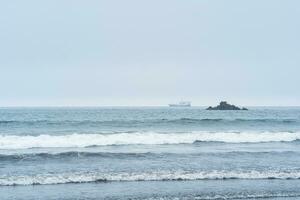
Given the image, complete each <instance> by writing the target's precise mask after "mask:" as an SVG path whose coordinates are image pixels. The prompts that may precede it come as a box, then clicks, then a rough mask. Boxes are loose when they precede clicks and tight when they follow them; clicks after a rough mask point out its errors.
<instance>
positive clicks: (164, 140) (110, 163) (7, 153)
mask: <svg viewBox="0 0 300 200" xmlns="http://www.w3.org/2000/svg"><path fill="white" fill-rule="evenodd" d="M257 198H269V199H278V200H282V199H299V198H300V108H299V107H286V108H276V107H274V108H271V107H253V108H250V110H249V111H206V110H204V108H202V107H193V108H167V107H166V108H163V107H148V108H145V107H135V108H130V107H122V108H121V107H120V108H118V107H111V108H110V107H107V108H0V199H1V200H6V199H7V200H8V199H41V200H46V199H47V200H49V199H70V200H71V199H111V200H113V199H134V200H139V199H147V200H148V199H149V200H155V199H159V200H164V199H166V200H168V199H174V200H175V199H176V200H179V199H184V200H189V199H198V200H200V199H205V200H206V199H207V200H208V199H257Z"/></svg>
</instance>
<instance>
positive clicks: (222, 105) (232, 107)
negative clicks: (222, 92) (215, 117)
mask: <svg viewBox="0 0 300 200" xmlns="http://www.w3.org/2000/svg"><path fill="white" fill-rule="evenodd" d="M206 110H248V109H247V108H244V107H243V108H239V107H237V106H235V105H231V104H228V103H227V102H226V101H221V102H220V104H219V105H218V106H216V107H211V106H209V107H208V108H207V109H206Z"/></svg>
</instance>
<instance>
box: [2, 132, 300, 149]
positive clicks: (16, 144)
mask: <svg viewBox="0 0 300 200" xmlns="http://www.w3.org/2000/svg"><path fill="white" fill-rule="evenodd" d="M299 139H300V133H299V132H297V133H291V132H263V133H255V132H253V133H251V132H242V133H232V132H218V133H209V132H191V133H155V132H145V133H116V134H70V135H39V136H29V135H27V136H17V135H2V136H0V149H28V148H54V147H58V148H59V147H61V148H71V147H91V146H106V145H163V144H192V143H195V142H224V143H260V142H292V141H297V140H299Z"/></svg>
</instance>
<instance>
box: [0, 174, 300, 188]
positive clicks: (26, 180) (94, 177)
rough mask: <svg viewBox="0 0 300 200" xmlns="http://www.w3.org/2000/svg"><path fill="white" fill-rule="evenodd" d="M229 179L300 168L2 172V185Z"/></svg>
mask: <svg viewBox="0 0 300 200" xmlns="http://www.w3.org/2000/svg"><path fill="white" fill-rule="evenodd" d="M226 179H284V180H286V179H300V171H297V170H295V171H279V170H274V171H222V170H221V171H219V170H214V171H200V172H189V171H154V172H135V173H133V172H131V173H129V172H119V173H117V172H116V173H103V172H101V173H100V172H75V173H63V174H53V173H50V174H38V175H32V176H29V175H24V176H0V186H17V185H54V184H68V183H101V182H129V181H193V180H226Z"/></svg>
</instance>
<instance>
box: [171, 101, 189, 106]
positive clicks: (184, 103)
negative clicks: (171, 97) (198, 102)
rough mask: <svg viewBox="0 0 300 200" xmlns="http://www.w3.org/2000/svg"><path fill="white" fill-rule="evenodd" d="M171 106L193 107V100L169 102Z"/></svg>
mask: <svg viewBox="0 0 300 200" xmlns="http://www.w3.org/2000/svg"><path fill="white" fill-rule="evenodd" d="M169 106H170V107H191V106H192V105H191V102H189V101H180V102H179V103H177V104H169Z"/></svg>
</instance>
